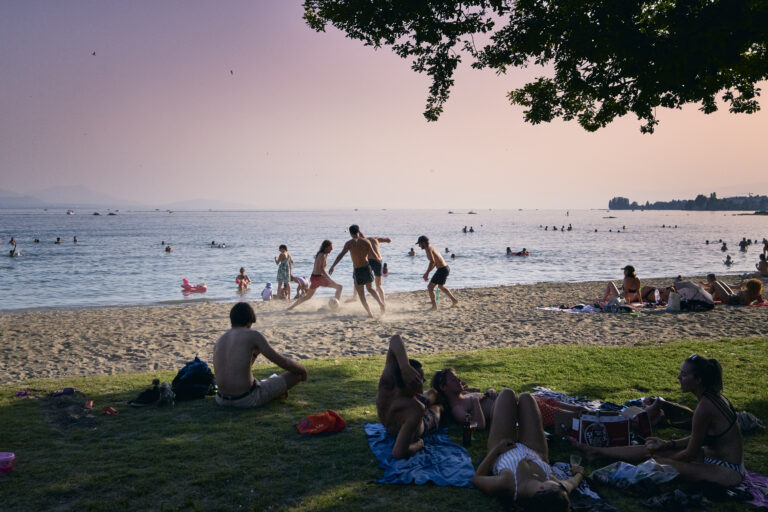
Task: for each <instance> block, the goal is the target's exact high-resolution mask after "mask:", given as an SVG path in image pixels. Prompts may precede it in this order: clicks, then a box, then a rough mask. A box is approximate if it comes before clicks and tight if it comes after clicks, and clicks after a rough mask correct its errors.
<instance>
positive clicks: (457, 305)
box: [451, 301, 461, 308]
mask: <svg viewBox="0 0 768 512" xmlns="http://www.w3.org/2000/svg"><path fill="white" fill-rule="evenodd" d="M451 307H452V308H460V307H461V306H460V305H459V301H456V302H454V303H453V304H451Z"/></svg>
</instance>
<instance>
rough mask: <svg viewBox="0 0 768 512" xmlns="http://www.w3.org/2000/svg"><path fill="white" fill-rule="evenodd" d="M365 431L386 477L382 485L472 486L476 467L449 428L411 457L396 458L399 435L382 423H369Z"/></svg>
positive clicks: (429, 439)
mask: <svg viewBox="0 0 768 512" xmlns="http://www.w3.org/2000/svg"><path fill="white" fill-rule="evenodd" d="M365 434H366V435H367V436H368V444H369V445H370V447H371V451H372V452H373V454H374V455H375V456H376V458H377V459H379V467H380V468H382V469H383V470H384V476H383V477H381V478H380V479H379V483H382V484H416V485H424V484H425V483H427V482H433V483H434V484H435V485H439V486H449V485H450V486H454V487H472V477H473V476H474V474H475V468H474V467H473V466H472V459H471V458H470V456H469V453H468V452H467V450H465V449H464V448H462V447H461V446H459V445H457V444H456V443H454V442H453V441H451V439H450V438H449V437H448V429H447V428H441V429H440V430H439V431H438V432H437V433H436V434H433V435H431V436H427V437H426V438H425V439H424V448H423V449H422V450H420V451H419V452H418V453H416V454H415V455H413V456H412V457H410V458H408V459H395V458H394V457H392V447H393V446H394V444H395V438H393V437H392V436H390V435H389V434H387V431H386V430H385V429H384V425H382V424H381V423H366V424H365Z"/></svg>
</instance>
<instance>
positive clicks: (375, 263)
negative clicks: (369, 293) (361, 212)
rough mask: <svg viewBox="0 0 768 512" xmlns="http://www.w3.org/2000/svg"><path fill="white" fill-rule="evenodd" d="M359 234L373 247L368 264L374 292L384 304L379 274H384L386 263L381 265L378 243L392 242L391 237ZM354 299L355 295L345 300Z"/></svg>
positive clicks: (352, 300) (351, 300)
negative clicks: (374, 286)
mask: <svg viewBox="0 0 768 512" xmlns="http://www.w3.org/2000/svg"><path fill="white" fill-rule="evenodd" d="M360 236H362V237H364V238H365V239H366V240H368V241H369V242H371V247H373V255H369V256H368V264H369V265H370V266H371V270H373V279H374V282H375V283H376V292H377V293H378V294H379V298H380V299H381V302H384V303H385V304H386V301H385V300H384V288H383V287H382V286H381V276H382V275H386V272H384V269H385V268H386V266H387V264H386V263H384V264H383V266H382V260H383V258H382V257H381V246H380V245H379V244H382V243H384V244H388V243H390V242H392V239H391V238H386V237H382V236H365V235H363V234H362V233H360ZM356 299H357V296H356V295H355V296H353V297H352V298H351V299H350V300H348V301H347V302H354V301H355V300H356Z"/></svg>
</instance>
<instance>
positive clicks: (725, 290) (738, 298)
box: [713, 279, 763, 306]
mask: <svg viewBox="0 0 768 512" xmlns="http://www.w3.org/2000/svg"><path fill="white" fill-rule="evenodd" d="M713 286H714V288H715V291H716V292H717V296H718V297H719V298H720V300H721V301H723V302H725V303H726V304H728V305H729V306H748V305H750V304H752V303H753V302H763V295H762V293H763V282H762V281H761V280H759V279H748V280H747V282H746V284H745V289H744V290H741V291H740V292H734V291H733V290H732V289H731V287H730V286H728V285H727V284H725V283H724V282H722V281H715V282H714V283H713Z"/></svg>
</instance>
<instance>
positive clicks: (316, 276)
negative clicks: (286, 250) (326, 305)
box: [288, 240, 342, 310]
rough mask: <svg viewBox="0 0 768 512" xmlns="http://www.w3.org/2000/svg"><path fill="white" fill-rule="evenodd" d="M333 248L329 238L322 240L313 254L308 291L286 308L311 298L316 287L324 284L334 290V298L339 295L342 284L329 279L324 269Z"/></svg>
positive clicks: (289, 308) (291, 307)
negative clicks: (313, 263)
mask: <svg viewBox="0 0 768 512" xmlns="http://www.w3.org/2000/svg"><path fill="white" fill-rule="evenodd" d="M332 250H333V243H332V242H331V241H330V240H323V243H322V244H320V250H319V251H317V254H315V266H314V267H312V275H311V276H309V283H310V284H309V291H308V292H307V293H305V294H304V295H302V296H301V297H299V298H298V299H297V300H296V302H294V303H293V304H291V305H290V306H288V310H291V309H293V308H295V307H296V306H298V305H299V304H301V303H302V302H306V301H308V300H309V299H311V298H312V296H313V295H314V294H315V292H316V291H317V289H318V288H320V287H321V286H325V287H328V288H333V289H334V290H336V300H339V298H340V297H341V289H342V286H341V285H340V284H339V283H337V282H336V281H334V280H333V279H331V277H330V276H329V275H328V274H327V273H326V271H325V265H326V264H327V262H328V255H329V254H330V253H331V251H332Z"/></svg>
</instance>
